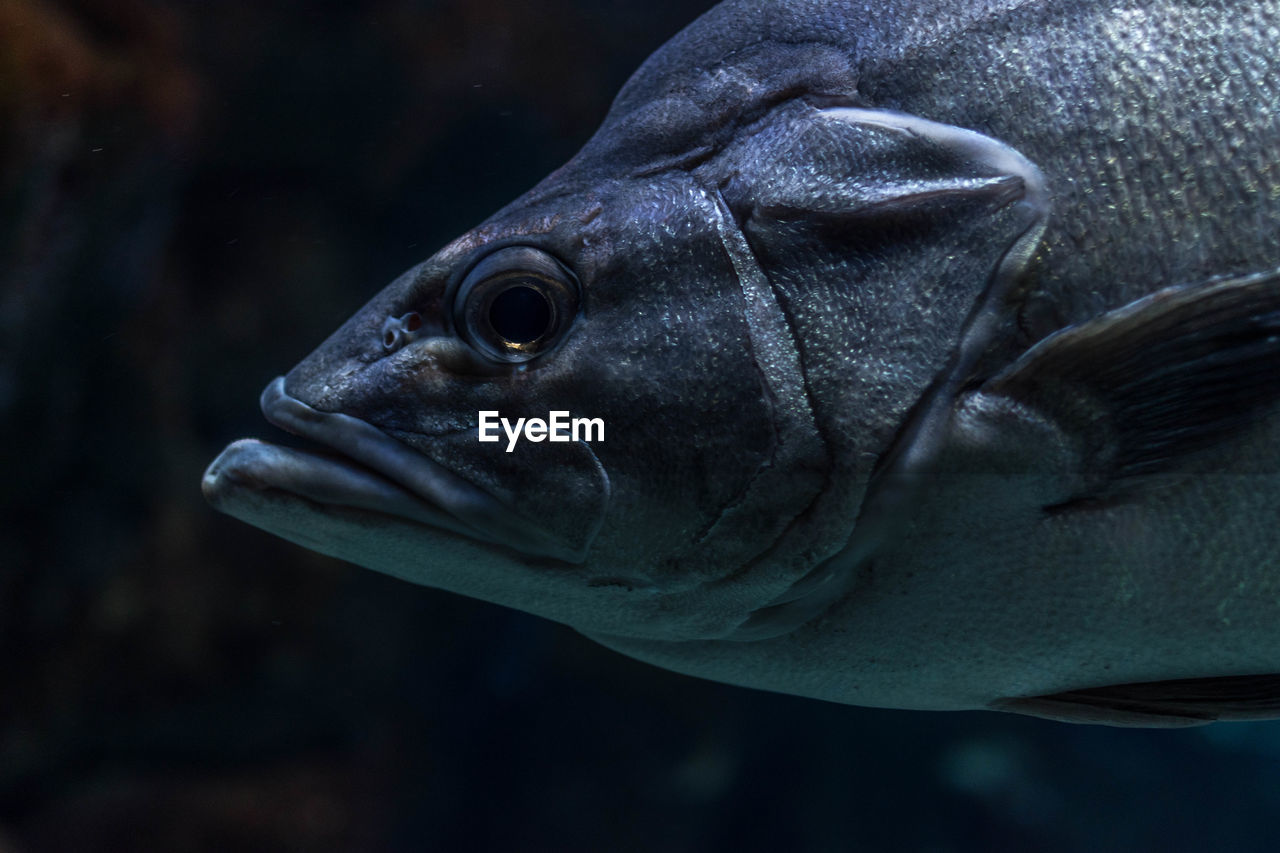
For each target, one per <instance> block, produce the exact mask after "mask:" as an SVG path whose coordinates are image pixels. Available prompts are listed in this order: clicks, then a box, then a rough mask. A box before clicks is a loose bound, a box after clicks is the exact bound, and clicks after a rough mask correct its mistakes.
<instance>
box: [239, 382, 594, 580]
mask: <svg viewBox="0 0 1280 853" xmlns="http://www.w3.org/2000/svg"><path fill="white" fill-rule="evenodd" d="M260 406H261V408H262V413H263V415H264V416H265V417H266V419H267V420H268V421H269V422H271V423H272V424H274V425H275V426H278V427H280V428H281V429H283V430H285V431H287V432H290V433H293V434H294V435H298V436H301V437H303V438H307V439H310V440H312V441H316V442H318V443H319V444H322V445H324V446H325V447H326V448H330V449H332V450H336V451H338V453H340V454H341V455H342V456H343V457H346V459H349V460H352V461H353V462H355V463H359V466H360V470H359V471H357V468H356V467H355V466H352V465H351V464H350V463H347V464H345V465H343V464H342V463H343V462H344V461H345V460H341V461H339V460H331V459H325V462H324V464H323V465H317V466H315V468H314V469H312V470H308V471H306V472H305V473H306V475H307V476H306V477H305V478H299V477H296V476H295V477H292V478H290V479H289V480H288V481H286V482H282V483H279V487H280V488H284V489H285V490H288V491H296V492H297V493H299V494H301V495H302V496H303V497H311V498H312V499H313V500H318V501H319V502H322V503H335V504H339V505H341V504H347V505H353V506H360V507H362V508H365V509H373V510H375V511H380V512H384V513H386V514H389V515H395V516H400V517H403V518H407V519H409V520H411V521H417V522H420V523H425V524H428V525H430V526H433V527H441V528H444V529H446V530H450V531H452V532H455V533H460V534H462V535H465V536H468V537H471V538H474V539H479V540H482V541H488V542H492V543H495V544H500V545H506V546H509V547H512V548H515V549H516V550H518V551H520V552H522V553H526V554H534V555H538V556H546V557H553V558H556V559H560V560H565V561H568V562H581V561H582V560H583V559H585V557H586V545H584V546H582V547H581V548H578V549H575V548H573V547H571V546H570V545H568V544H567V543H565V542H563V541H561V540H559V539H557V538H556V537H554V536H552V535H551V534H550V533H549V532H548V531H546V530H545V529H543V528H541V527H538V526H537V525H535V524H534V523H532V522H530V521H528V520H526V519H525V518H523V517H522V516H520V515H519V514H517V513H515V512H514V511H512V510H511V509H510V508H509V507H507V506H505V505H504V504H503V503H502V502H500V501H499V500H498V499H497V498H495V497H494V496H493V495H491V494H489V493H488V492H486V491H484V490H483V489H481V488H479V487H478V486H476V485H474V484H473V483H471V482H468V481H467V480H464V479H463V478H461V477H459V476H458V475H457V474H455V473H453V472H452V471H450V470H448V469H447V468H445V467H444V466H442V465H440V464H439V463H437V462H435V461H434V460H432V459H430V458H428V457H426V456H424V455H423V454H421V453H419V452H418V451H416V450H414V449H413V448H411V447H409V446H408V445H406V444H404V443H402V442H401V441H399V440H397V439H395V438H393V437H391V436H390V435H388V434H386V433H385V432H383V431H382V430H381V429H379V428H378V427H376V426H374V425H373V424H371V423H369V422H367V421H363V420H361V419H359V418H356V417H352V416H351V415H346V414H342V413H340V412H321V411H318V410H317V409H314V408H312V407H311V406H309V405H307V404H306V403H304V402H303V401H301V400H299V399H298V398H297V397H294V396H292V395H291V394H289V392H288V391H286V390H285V379H284V377H283V376H280V377H277V378H276V379H275V380H273V381H272V382H271V383H270V384H269V385H268V386H267V387H266V389H264V390H263V392H262V397H261V400H260ZM290 453H291V454H293V455H294V456H295V458H311V459H319V458H323V457H321V455H320V454H315V453H308V452H307V451H300V450H291V451H290ZM364 469H367V470H364ZM360 474H363V475H364V476H365V478H366V479H369V480H374V479H381V480H383V481H389V482H386V487H385V488H378V487H377V485H376V484H374V483H364V482H360V483H358V484H357V482H356V481H357V479H358V478H359V475H360ZM300 479H305V481H306V482H305V486H306V488H305V489H295V488H291V487H293V486H296V485H297V484H298V482H299V481H300ZM357 485H358V488H355V487H356V486H357ZM344 491H345V492H346V493H348V494H350V493H353V492H355V493H356V494H355V495H354V497H355V498H357V499H360V501H361V502H359V503H357V502H355V501H354V500H353V501H344V500H333V499H332V498H331V497H330V495H331V494H333V493H339V494H341V493H343V492H344ZM370 495H373V497H370Z"/></svg>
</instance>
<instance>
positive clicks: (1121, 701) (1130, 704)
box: [992, 674, 1280, 727]
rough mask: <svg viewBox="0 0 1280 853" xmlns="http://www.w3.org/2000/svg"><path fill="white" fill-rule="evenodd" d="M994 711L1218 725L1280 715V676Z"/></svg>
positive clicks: (1122, 688)
mask: <svg viewBox="0 0 1280 853" xmlns="http://www.w3.org/2000/svg"><path fill="white" fill-rule="evenodd" d="M992 708H993V709H994V710H997V711H1013V712H1015V713H1019V714H1030V715H1032V716H1036V717H1047V718H1048V719H1051V720H1061V721H1064V722H1070V723H1103V724H1106V725H1112V726H1167V727H1174V726H1196V725H1202V724H1204V723H1211V722H1213V721H1215V720H1265V719H1271V718H1274V717H1278V716H1280V675H1275V674H1268V675H1237V676H1223V677H1219V678H1183V679H1178V680H1175V681H1152V682H1148V683H1143V684H1115V685H1111V686H1108V687H1095V688H1091V689H1088V690H1070V691H1067V692H1065V693H1055V694H1053V695H1052V696H1032V697H1028V698H1025V699H1008V700H1004V701H1001V702H997V703H995V704H994V705H992Z"/></svg>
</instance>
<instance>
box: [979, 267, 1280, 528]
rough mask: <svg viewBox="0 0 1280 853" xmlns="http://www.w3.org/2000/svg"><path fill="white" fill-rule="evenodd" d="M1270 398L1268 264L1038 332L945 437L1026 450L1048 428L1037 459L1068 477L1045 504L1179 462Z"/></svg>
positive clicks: (1279, 321) (1276, 282)
mask: <svg viewBox="0 0 1280 853" xmlns="http://www.w3.org/2000/svg"><path fill="white" fill-rule="evenodd" d="M1278 401H1280V271H1270V272H1266V273H1261V274H1257V275H1250V276H1244V277H1239V278H1230V279H1223V280H1219V281H1213V282H1209V283H1206V284H1201V285H1195V286H1181V287H1172V288H1168V289H1166V290H1162V291H1159V292H1158V293H1155V294H1152V295H1151V296H1149V297H1146V298H1144V299H1141V300H1139V301H1137V302H1134V303H1132V304H1130V305H1127V306H1124V307H1122V308H1119V309H1117V310H1115V311H1111V312H1109V313H1107V314H1104V315H1102V316H1101V317H1098V318H1097V319H1095V320H1092V321H1090V322H1088V323H1083V324H1081V325H1078V326H1073V327H1070V328H1067V329H1064V330H1062V331H1060V332H1058V333H1056V334H1054V335H1052V336H1050V337H1049V338H1046V339H1045V340H1044V341H1042V342H1041V343H1039V344H1038V345H1036V346H1035V347H1033V348H1032V349H1030V350H1029V351H1028V352H1027V353H1026V354H1024V355H1023V356H1022V357H1021V358H1020V359H1019V360H1018V361H1017V362H1015V363H1014V364H1013V365H1012V366H1011V367H1010V368H1008V369H1007V370H1005V371H1004V372H1003V373H1001V374H999V375H997V376H996V377H994V378H993V379H991V380H989V381H987V382H986V383H985V384H984V385H982V387H981V388H980V389H979V390H978V391H977V392H976V393H974V394H971V395H968V396H967V397H966V398H965V399H963V400H962V401H961V402H960V405H959V406H958V407H957V409H956V413H957V416H956V420H955V424H954V426H955V429H956V430H957V432H958V435H957V436H956V437H955V438H957V439H958V440H959V441H960V443H961V444H965V443H967V444H969V445H970V446H972V445H973V444H974V442H975V441H976V442H979V443H981V444H983V445H985V446H987V447H990V448H998V447H1000V446H1004V447H1006V448H1007V447H1010V446H1013V447H1022V448H1023V450H1024V451H1025V453H1024V456H1025V457H1026V458H1032V457H1036V456H1037V455H1040V454H1043V453H1045V452H1046V451H1048V450H1049V449H1050V448H1048V447H1039V448H1037V447H1035V446H1033V445H1032V444H1030V443H1029V442H1034V441H1036V440H1040V439H1044V437H1045V436H1053V438H1051V439H1049V440H1048V441H1049V444H1052V445H1053V447H1052V452H1050V453H1048V456H1049V457H1051V458H1053V459H1055V460H1056V461H1055V463H1054V464H1055V465H1057V466H1059V468H1060V470H1062V473H1064V474H1070V475H1071V476H1070V477H1069V479H1070V481H1071V483H1072V485H1071V486H1070V487H1069V489H1068V493H1066V494H1063V495H1061V496H1060V500H1059V501H1058V502H1056V503H1057V506H1055V507H1048V508H1051V509H1052V508H1064V507H1070V506H1075V505H1077V504H1078V502H1080V501H1091V500H1097V499H1101V498H1105V497H1108V496H1110V495H1111V494H1113V493H1114V492H1115V490H1116V489H1118V488H1121V487H1123V485H1124V484H1125V483H1132V482H1134V481H1135V480H1136V478H1140V477H1142V476H1144V475H1151V474H1164V473H1172V472H1177V471H1179V470H1182V469H1184V467H1185V466H1186V464H1187V462H1188V461H1189V460H1190V459H1191V458H1192V457H1193V456H1194V455H1195V454H1196V453H1197V452H1198V451H1202V450H1204V449H1206V448H1209V447H1212V446H1214V445H1217V444H1220V443H1222V442H1225V441H1227V440H1229V439H1231V438H1233V437H1235V436H1237V435H1240V434H1242V433H1243V432H1245V431H1246V430H1247V429H1248V428H1249V427H1251V426H1252V425H1254V424H1256V423H1257V422H1258V421H1259V420H1260V419H1261V418H1262V417H1264V416H1265V415H1267V414H1268V413H1270V412H1272V411H1274V410H1275V406H1276V403H1277V402H1278ZM1036 437H1039V438H1036ZM1011 439H1012V440H1011ZM1240 464H1241V465H1242V466H1252V467H1249V468H1248V470H1250V471H1252V472H1255V473H1257V472H1258V468H1257V466H1258V465H1261V464H1269V463H1264V462H1261V461H1259V460H1256V459H1241V460H1240ZM1066 469H1070V470H1066Z"/></svg>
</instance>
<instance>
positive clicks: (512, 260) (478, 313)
mask: <svg viewBox="0 0 1280 853" xmlns="http://www.w3.org/2000/svg"><path fill="white" fill-rule="evenodd" d="M579 299H580V291H579V286H578V281H577V279H576V278H574V276H573V275H572V274H571V273H570V272H569V271H568V270H567V269H565V267H564V265H563V264H561V263H560V262H559V261H558V260H556V259H555V258H554V257H552V256H551V255H549V254H547V253H546V252H544V251H542V250H541V249H535V248H533V247H532V246H507V247H505V248H502V249H499V250H497V251H496V252H493V253H492V254H490V255H486V256H485V257H484V258H482V259H481V260H480V262H479V263H477V264H476V265H475V266H474V267H472V268H471V270H470V271H469V272H468V273H467V275H466V277H465V278H463V280H462V284H461V285H459V287H458V290H457V293H456V295H455V296H454V300H453V320H454V327H455V328H456V329H457V330H458V332H459V333H460V334H461V335H462V337H463V338H464V339H465V340H466V341H467V342H468V343H470V344H471V345H472V346H473V347H474V348H475V349H477V350H479V351H480V352H481V353H482V354H483V355H485V356H487V357H489V358H491V359H494V360H496V361H500V362H508V363H518V362H524V361H529V360H530V359H532V358H534V357H535V356H538V355H541V354H542V353H544V352H546V351H548V350H550V349H552V348H553V347H555V345H556V344H558V343H559V342H560V341H561V339H563V337H564V334H565V333H566V332H567V331H568V330H569V327H570V326H571V325H572V323H573V320H574V318H575V317H576V316H577V314H578V303H579Z"/></svg>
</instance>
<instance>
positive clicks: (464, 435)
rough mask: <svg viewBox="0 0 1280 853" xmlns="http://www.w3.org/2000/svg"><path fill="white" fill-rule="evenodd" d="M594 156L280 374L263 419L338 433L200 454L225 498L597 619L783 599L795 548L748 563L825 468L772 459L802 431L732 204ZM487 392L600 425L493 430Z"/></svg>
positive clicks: (319, 534) (408, 569) (704, 614)
mask: <svg viewBox="0 0 1280 853" xmlns="http://www.w3.org/2000/svg"><path fill="white" fill-rule="evenodd" d="M602 173H607V169H606V165H605V164H603V163H600V162H599V161H598V160H597V161H595V164H594V165H592V164H588V165H586V166H583V165H581V164H577V165H575V164H571V166H570V167H568V168H566V169H563V170H561V172H560V173H557V174H556V175H553V176H552V177H551V178H550V179H548V181H546V182H544V183H543V184H542V185H540V186H539V187H538V188H536V189H535V190H534V191H532V192H531V193H530V194H528V195H527V196H526V197H525V198H523V199H520V200H518V201H517V202H515V203H513V204H512V205H510V206H509V207H508V208H506V209H505V210H504V211H501V212H499V213H498V214H497V215H495V216H494V217H493V218H491V219H490V220H489V221H488V222H486V223H484V224H483V225H481V226H480V227H478V228H476V229H474V230H473V231H471V232H469V233H467V234H465V235H464V236H462V237H461V238H459V239H457V240H455V241H454V242H453V243H451V244H450V245H448V246H446V247H445V248H444V249H442V250H441V251H440V252H438V253H437V254H436V255H435V256H433V257H432V258H430V259H429V260H427V261H425V262H424V263H422V264H420V265H419V266H417V267H415V268H413V269H411V270H409V271H408V272H406V273H405V274H404V275H402V276H401V277H400V278H398V279H397V280H395V281H394V282H392V283H391V284H390V285H389V286H388V287H386V289H385V290H383V291H382V292H381V293H379V294H378V295H377V296H376V297H374V298H373V299H372V300H371V301H370V302H369V303H368V304H367V305H365V306H364V307H363V308H362V309H361V310H359V311H358V312H357V313H356V314H355V315H354V316H353V317H351V318H350V319H349V320H348V321H347V322H346V323H345V324H344V325H343V326H342V327H341V328H339V329H338V330H337V331H336V332H335V333H334V334H333V335H332V336H330V338H329V339H328V340H327V341H325V342H324V343H323V344H322V345H321V346H320V347H319V348H318V349H316V350H315V352H313V353H312V354H311V355H310V356H308V357H307V358H306V359H305V360H303V361H302V362H301V363H300V364H298V365H297V366H296V367H295V368H294V369H293V370H292V371H290V372H289V373H288V375H287V376H285V377H283V378H281V379H277V380H276V381H275V382H273V383H272V384H271V385H270V386H269V387H268V389H267V390H266V392H264V394H263V398H262V407H263V411H264V413H265V415H266V417H267V418H268V420H270V421H272V422H273V423H275V424H276V425H278V426H281V427H283V428H284V429H286V430H288V431H290V432H293V433H296V434H298V435H300V436H302V437H304V438H309V439H312V440H314V441H316V442H318V443H319V444H321V445H323V447H324V449H323V451H322V452H319V453H315V452H311V451H304V450H296V449H286V448H278V447H275V446H274V445H268V444H265V443H262V442H257V441H252V440H250V441H243V442H238V443H237V444H233V445H232V446H231V447H230V448H228V450H227V451H225V452H224V454H223V455H222V456H221V457H220V458H219V459H218V460H217V461H216V462H215V463H214V464H213V465H212V466H211V467H210V469H209V472H208V474H207V475H206V480H205V491H206V494H207V495H208V496H209V498H210V500H211V501H212V502H213V503H214V505H215V506H217V507H218V508H219V509H222V510H224V511H226V512H228V513H230V514H232V515H235V516H237V517H239V518H241V519H243V520H245V521H248V522H249V523H251V524H254V525H257V526H259V527H262V528H264V529H266V530H268V531H270V532H272V533H275V534H278V535H280V536H283V537H285V538H287V539H291V540H293V541H295V542H298V543H300V544H303V545H305V546H307V547H310V548H313V549H315V550H319V551H322V552H324V553H328V554H331V555H334V556H338V557H340V558H343V559H346V560H349V561H351V562H354V563H357V564H360V565H362V566H366V567H368V568H371V569H375V570H378V571H382V572H386V573H388V574H391V575H395V576H397V577H400V578H404V579H407V580H410V581H413V582H415V583H420V584H424V585H428V586H433V587H439V588H444V589H448V590H452V591H455V592H458V593H461V594H465V595H468V596H472V597H477V598H481V599H485V600H489V601H494V602H498V603H502V604H506V605H510V606H513V607H517V608H519V609H523V610H526V611H530V612H533V613H537V614H539V615H542V616H546V617H549V618H551V619H554V620H557V621H561V622H565V623H568V624H570V625H572V626H574V627H576V628H579V629H581V630H584V631H590V632H595V633H607V634H610V635H620V636H638V637H661V638H664V639H673V638H674V639H679V638H708V637H716V636H721V635H724V634H726V633H729V632H731V631H732V630H734V629H735V627H736V626H738V625H739V624H740V623H741V622H742V621H743V620H744V619H745V618H746V617H747V615H748V614H749V612H750V611H751V610H753V609H754V608H756V607H759V606H761V605H763V604H764V603H767V602H768V601H769V600H770V599H772V598H773V597H775V596H776V595H777V594H778V592H779V591H781V590H782V589H784V588H785V587H786V585H787V584H788V583H789V582H790V580H794V576H795V575H797V574H799V573H800V572H801V571H802V567H801V566H800V564H799V563H797V564H796V566H795V570H794V572H792V573H791V576H790V577H789V576H788V573H787V572H785V571H784V572H782V573H780V574H779V573H777V572H776V571H775V572H770V573H767V580H762V582H761V583H759V584H753V583H752V582H751V581H750V579H749V578H744V577H743V576H744V575H749V574H750V571H749V569H750V567H751V566H752V565H753V563H754V562H755V561H758V558H759V557H760V556H761V555H762V554H764V553H765V552H766V551H767V550H768V549H769V548H770V546H771V545H773V544H774V542H775V541H776V539H777V538H778V536H779V534H780V533H781V531H782V530H783V529H784V527H785V525H786V522H787V520H788V519H790V518H791V517H793V516H794V515H796V514H797V513H799V512H800V511H801V510H802V509H803V508H804V505H805V502H806V501H808V500H811V499H812V495H813V493H814V492H815V491H816V489H817V488H818V487H819V484H820V481H821V476H820V473H819V472H818V471H817V465H816V464H815V466H814V470H812V471H810V472H807V473H805V472H802V473H800V474H798V475H796V474H795V472H789V473H788V474H787V478H788V483H789V484H790V485H779V484H778V483H777V482H775V479H772V478H771V477H770V476H763V477H762V476H761V475H762V472H768V471H769V470H770V468H771V466H774V465H776V464H778V463H779V461H780V459H781V458H782V457H783V456H784V455H786V454H787V453H791V454H792V455H794V450H793V447H792V446H789V447H787V448H783V447H781V446H780V445H781V441H780V438H785V437H786V436H788V435H790V434H794V433H795V432H796V431H797V430H798V429H800V430H803V429H811V426H809V425H808V420H807V419H808V414H807V412H806V411H805V410H804V409H803V407H796V406H788V405H783V404H785V403H786V402H787V401H786V400H779V394H780V393H782V392H780V391H779V390H778V389H776V388H772V387H771V381H772V380H771V377H770V366H769V364H767V363H766V356H767V353H762V352H761V351H760V347H759V345H758V338H759V335H760V329H759V328H758V324H753V323H752V320H751V317H750V310H749V309H750V305H749V297H750V294H749V293H744V285H743V280H742V276H741V271H740V268H739V267H740V265H741V263H742V259H741V258H738V257H735V249H734V246H733V244H732V241H731V240H730V239H728V237H727V235H731V234H732V233H733V227H732V220H731V217H730V216H729V214H728V212H727V211H726V210H725V209H724V206H723V204H722V203H721V202H720V201H719V200H718V199H717V198H716V197H715V194H714V193H712V192H708V191H707V189H705V188H704V187H702V186H701V185H699V184H698V183H697V182H695V181H694V180H693V179H691V178H690V176H689V175H688V174H687V173H685V172H683V171H681V170H678V169H674V170H670V171H667V172H663V173H661V174H648V175H644V176H641V177H623V178H618V179H611V178H606V177H602ZM775 384H776V383H775ZM486 412H487V413H492V415H491V418H492V420H491V424H492V423H493V422H495V421H497V419H498V418H501V419H502V420H504V421H505V422H506V423H507V425H508V427H510V426H511V425H514V424H517V423H519V422H520V419H525V422H526V423H527V422H528V419H533V418H538V419H542V420H544V421H546V420H549V419H550V417H551V416H552V414H553V413H562V414H563V416H564V417H565V418H568V419H585V420H586V421H589V422H590V423H589V424H586V425H584V426H583V429H582V430H581V431H580V432H579V434H578V436H577V438H576V440H573V434H572V432H570V439H571V440H569V441H549V440H543V441H531V440H528V439H527V438H523V437H519V438H514V440H513V436H511V435H510V434H509V433H508V432H507V431H506V429H504V428H499V427H498V426H492V427H491V429H489V430H488V437H490V438H492V439H494V440H488V441H481V440H480V439H481V429H480V426H481V424H480V416H481V413H486ZM597 425H598V427H599V429H596V430H594V431H588V429H587V427H588V426H591V427H596V426H597ZM792 444H793V445H794V444H796V443H795V442H793V443H792ZM780 499H781V501H782V502H783V504H784V505H782V506H780V505H779V500H780ZM788 500H790V501H792V502H793V503H794V504H795V505H794V506H787V505H785V504H786V502H787V501H788ZM761 574H762V577H765V576H766V573H763V572H762V573H761ZM730 577H735V581H734V582H733V583H728V582H727V579H728V578H730Z"/></svg>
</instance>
